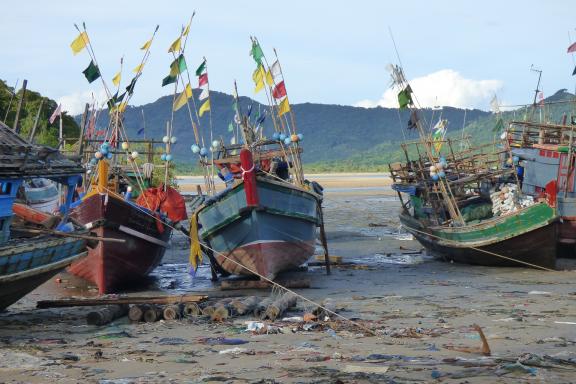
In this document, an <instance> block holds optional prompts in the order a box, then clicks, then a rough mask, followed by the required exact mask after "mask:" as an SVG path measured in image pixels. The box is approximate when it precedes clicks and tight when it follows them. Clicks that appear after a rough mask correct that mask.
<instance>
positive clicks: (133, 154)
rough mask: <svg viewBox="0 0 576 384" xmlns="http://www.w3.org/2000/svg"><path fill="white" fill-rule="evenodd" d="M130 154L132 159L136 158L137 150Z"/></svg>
mask: <svg viewBox="0 0 576 384" xmlns="http://www.w3.org/2000/svg"><path fill="white" fill-rule="evenodd" d="M131 156H132V158H133V159H135V158H137V157H138V152H137V151H134V152H132V154H131Z"/></svg>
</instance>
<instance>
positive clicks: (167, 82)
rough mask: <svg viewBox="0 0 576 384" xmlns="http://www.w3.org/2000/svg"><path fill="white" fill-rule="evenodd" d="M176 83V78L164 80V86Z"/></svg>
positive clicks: (171, 77) (170, 77)
mask: <svg viewBox="0 0 576 384" xmlns="http://www.w3.org/2000/svg"><path fill="white" fill-rule="evenodd" d="M175 82H176V76H170V75H168V76H166V77H165V78H163V79H162V86H165V85H168V84H172V83H175Z"/></svg>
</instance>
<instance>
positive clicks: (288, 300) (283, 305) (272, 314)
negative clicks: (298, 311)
mask: <svg viewBox="0 0 576 384" xmlns="http://www.w3.org/2000/svg"><path fill="white" fill-rule="evenodd" d="M297 301H298V297H296V295H294V294H293V293H290V292H286V293H285V294H283V295H282V296H281V297H280V298H279V299H277V300H275V301H274V302H273V303H272V304H270V305H269V306H268V308H266V312H265V313H264V316H265V318H267V319H270V320H272V321H274V320H276V319H277V318H278V317H279V316H280V315H282V314H283V313H284V312H285V311H286V310H287V309H289V308H292V307H294V306H296V302H297Z"/></svg>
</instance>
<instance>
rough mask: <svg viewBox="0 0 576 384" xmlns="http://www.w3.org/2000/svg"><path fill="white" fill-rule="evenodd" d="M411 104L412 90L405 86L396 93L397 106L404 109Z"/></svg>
mask: <svg viewBox="0 0 576 384" xmlns="http://www.w3.org/2000/svg"><path fill="white" fill-rule="evenodd" d="M411 103H412V89H411V88H410V86H409V85H408V86H406V88H404V89H403V90H401V91H400V92H399V93H398V104H399V106H400V109H404V108H406V107H407V106H408V105H409V104H411Z"/></svg>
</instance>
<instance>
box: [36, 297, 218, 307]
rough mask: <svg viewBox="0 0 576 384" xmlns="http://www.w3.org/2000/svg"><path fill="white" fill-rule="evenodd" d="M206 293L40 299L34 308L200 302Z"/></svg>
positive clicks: (204, 298)
mask: <svg viewBox="0 0 576 384" xmlns="http://www.w3.org/2000/svg"><path fill="white" fill-rule="evenodd" d="M207 298H208V296H206V295H195V294H188V295H168V296H121V297H94V298H92V297H86V298H80V299H75V298H72V299H62V300H41V301H39V302H38V303H36V308H62V307H86V306H95V305H107V304H176V303H190V302H194V303H195V302H200V301H204V300H206V299H207Z"/></svg>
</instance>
